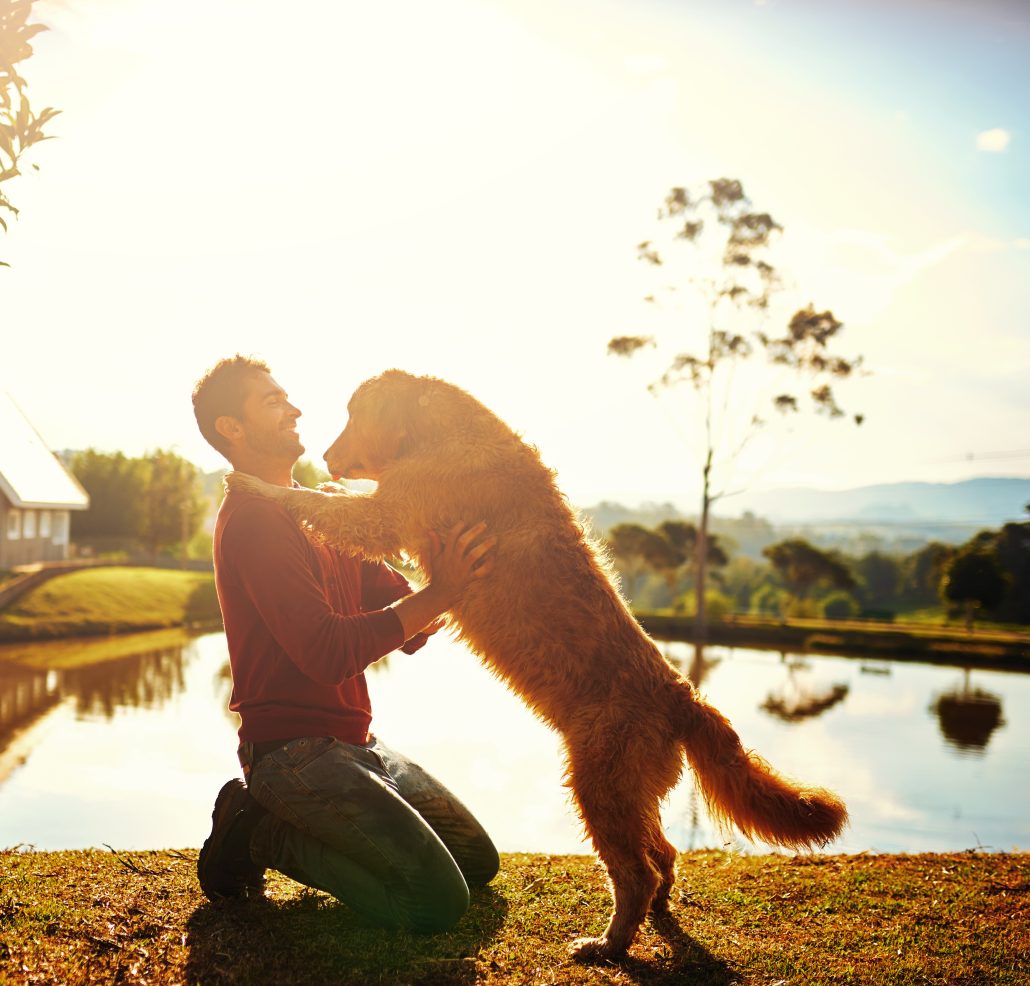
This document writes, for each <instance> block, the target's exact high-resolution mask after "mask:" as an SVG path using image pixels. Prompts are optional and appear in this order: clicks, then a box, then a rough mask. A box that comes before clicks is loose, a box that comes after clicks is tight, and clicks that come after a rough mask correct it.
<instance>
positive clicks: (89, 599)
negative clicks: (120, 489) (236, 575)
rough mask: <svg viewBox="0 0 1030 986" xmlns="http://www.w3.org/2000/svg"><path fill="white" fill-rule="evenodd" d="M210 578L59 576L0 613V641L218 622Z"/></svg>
mask: <svg viewBox="0 0 1030 986" xmlns="http://www.w3.org/2000/svg"><path fill="white" fill-rule="evenodd" d="M219 618H220V617H219V611H218V600H217V598H216V596H215V587H214V577H213V576H212V575H211V574H210V573H208V572H183V571H176V570H170V569H160V568H121V567H112V568H91V569H83V570H80V571H76V572H70V573H68V574H67V575H60V576H58V577H56V578H53V579H51V580H50V581H48V582H44V583H43V584H42V585H40V586H37V587H36V588H35V589H32V590H30V591H29V592H27V593H26V594H25V595H24V596H21V597H20V598H18V599H16V600H15V601H14V602H13V603H11V605H10V606H8V607H7V608H6V609H4V610H3V611H2V612H0V640H28V639H33V638H36V639H40V638H54V637H72V636H88V635H95V634H110V633H126V632H130V631H133V630H148V629H158V628H161V627H172V626H182V625H194V624H205V623H212V622H217V621H218V620H219Z"/></svg>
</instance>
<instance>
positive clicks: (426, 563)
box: [423, 521, 497, 609]
mask: <svg viewBox="0 0 1030 986" xmlns="http://www.w3.org/2000/svg"><path fill="white" fill-rule="evenodd" d="M485 530H486V523H485V522H484V521H480V522H479V523H478V524H475V525H473V526H472V527H468V528H466V527H465V525H464V524H455V525H454V526H453V527H452V528H451V529H450V530H449V531H448V532H447V534H446V535H445V536H444V537H441V536H440V534H439V533H438V532H437V531H430V532H429V555H428V557H426V558H424V559H423V567H424V568H425V570H426V574H427V575H428V576H429V584H430V585H431V586H435V587H436V589H437V591H438V592H439V593H440V596H441V598H442V599H444V600H450V601H449V602H448V603H447V606H446V609H450V608H451V606H453V605H454V603H456V602H457V601H458V599H459V598H460V596H461V593H462V590H463V589H464V588H465V586H466V585H468V584H469V582H472V581H473V580H474V579H481V578H482V577H483V576H484V575H489V574H490V571H491V570H492V569H493V558H491V557H489V554H490V551H491V549H492V548H493V546H494V545H495V544H497V538H496V537H488V538H483V536H482V535H483V532H484V531H485Z"/></svg>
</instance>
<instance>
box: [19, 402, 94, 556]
mask: <svg viewBox="0 0 1030 986" xmlns="http://www.w3.org/2000/svg"><path fill="white" fill-rule="evenodd" d="M88 508H89V495H88V494H87V493H86V491H85V490H84V489H83V488H82V487H81V486H80V485H79V483H78V482H77V480H76V479H75V477H74V476H73V475H72V474H71V473H70V472H68V470H67V469H65V467H64V466H63V465H62V463H61V461H60V460H59V459H58V458H57V456H56V455H54V454H53V452H51V451H50V449H48V448H47V446H46V443H45V442H44V441H43V439H42V438H40V437H39V433H38V432H37V431H36V429H35V428H33V427H32V425H31V424H30V423H29V421H28V419H27V418H26V417H25V415H24V414H22V412H21V410H20V409H19V408H18V406H17V405H16V404H15V403H14V401H13V400H12V399H11V397H10V395H8V394H4V393H2V392H0V570H3V569H11V568H14V566H15V565H28V564H31V563H33V562H40V561H61V560H63V559H65V558H67V557H68V527H69V516H68V515H69V511H71V510H86V509H88Z"/></svg>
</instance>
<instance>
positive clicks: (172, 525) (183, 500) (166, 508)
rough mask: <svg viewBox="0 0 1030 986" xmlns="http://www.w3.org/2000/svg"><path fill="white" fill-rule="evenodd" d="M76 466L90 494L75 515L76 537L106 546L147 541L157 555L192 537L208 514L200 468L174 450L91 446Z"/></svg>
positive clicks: (73, 463) (73, 464) (73, 466)
mask: <svg viewBox="0 0 1030 986" xmlns="http://www.w3.org/2000/svg"><path fill="white" fill-rule="evenodd" d="M70 468H71V471H72V473H73V474H74V475H75V478H76V479H78V481H79V482H80V483H81V484H82V486H83V488H84V489H85V490H86V492H87V493H88V494H89V499H90V505H89V509H88V510H83V511H76V512H74V513H73V514H72V520H71V533H72V537H73V538H75V540H76V541H79V542H87V543H92V544H93V545H94V546H95V547H99V548H100V549H101V550H112V549H117V550H120V551H126V550H133V549H135V548H136V547H137V546H139V545H142V546H144V547H145V548H146V550H147V551H148V552H149V553H150V555H151V557H155V556H156V555H158V554H159V553H160V552H162V551H167V550H169V549H171V548H174V547H176V546H182V545H185V544H186V543H187V542H189V541H190V540H191V539H192V538H193V536H194V535H195V534H196V533H197V531H198V530H199V529H200V525H201V522H202V521H203V519H204V516H205V514H206V513H207V509H208V502H207V499H206V498H205V496H204V494H203V490H202V488H201V483H200V473H199V471H198V470H197V468H196V466H194V465H193V464H192V463H191V462H188V461H187V460H186V459H183V458H181V457H180V456H178V455H176V454H175V453H174V452H170V451H164V450H161V449H158V450H157V451H156V452H153V453H151V454H149V455H146V456H143V457H142V458H129V457H128V456H126V455H125V454H124V453H122V452H98V451H97V450H96V449H87V450H86V451H84V452H77V453H76V454H75V455H74V456H73V457H72V460H71V463H70Z"/></svg>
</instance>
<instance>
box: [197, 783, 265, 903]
mask: <svg viewBox="0 0 1030 986" xmlns="http://www.w3.org/2000/svg"><path fill="white" fill-rule="evenodd" d="M261 814H263V812H262V811H261V810H260V809H259V808H258V805H257V804H256V802H255V801H254V800H253V799H252V798H251V796H250V793H249V792H248V791H247V786H246V785H245V784H244V783H243V781H241V780H238V779H236V778H234V779H233V780H231V781H227V782H226V783H225V784H223V785H222V789H221V790H220V791H219V792H218V797H217V798H215V808H214V811H212V812H211V834H210V835H209V836H208V837H207V839H205V840H204V845H203V847H202V848H201V850H200V857H199V858H198V860H197V878H198V879H199V880H200V888H201V890H203V891H204V893H205V895H206V896H207V898H208V900H219V899H221V898H223V897H243V896H245V895H246V894H247V892H248V889H249V890H250V891H252V892H256V893H257V894H260V893H261V892H262V891H263V889H264V882H265V880H264V874H265V868H264V867H263V866H258V865H257V864H256V863H254V862H252V861H251V858H250V834H251V832H252V831H253V829H254V823H255V822H256V821H257V817H260V815H261Z"/></svg>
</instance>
